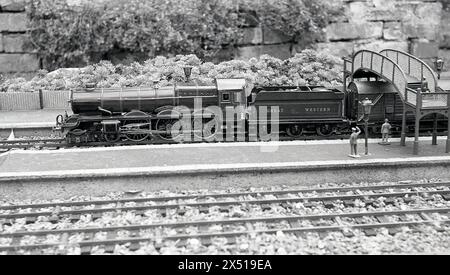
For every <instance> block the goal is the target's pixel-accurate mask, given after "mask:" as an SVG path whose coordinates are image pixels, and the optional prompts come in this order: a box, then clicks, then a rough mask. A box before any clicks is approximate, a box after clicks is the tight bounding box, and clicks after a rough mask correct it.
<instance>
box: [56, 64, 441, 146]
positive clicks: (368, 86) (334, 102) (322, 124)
mask: <svg viewBox="0 0 450 275" xmlns="http://www.w3.org/2000/svg"><path fill="white" fill-rule="evenodd" d="M190 72H191V68H188V67H186V68H185V76H186V81H185V82H182V83H176V84H175V85H174V86H169V87H159V86H158V82H156V81H155V83H154V87H148V88H123V89H122V88H108V89H107V88H105V89H102V88H93V87H91V88H88V89H85V90H81V91H73V92H72V95H71V104H72V110H73V113H74V114H73V115H71V116H67V115H65V116H62V115H60V116H58V118H57V128H58V129H60V130H62V131H63V132H65V133H66V139H67V142H68V143H69V144H83V143H90V142H109V143H116V142H120V141H123V140H128V141H132V142H136V143H138V142H147V141H150V140H163V141H182V140H184V141H186V140H189V139H187V138H186V137H187V136H188V137H190V138H194V140H197V141H205V140H206V141H212V140H218V141H221V140H223V137H224V136H227V137H230V133H231V136H232V138H237V135H239V134H242V136H244V137H245V140H251V141H253V140H258V139H262V138H261V137H262V136H264V135H263V134H262V133H265V134H266V135H265V136H267V133H268V134H269V135H270V134H271V133H273V132H275V131H276V132H277V134H285V135H286V136H288V137H291V138H298V137H301V136H303V135H310V134H313V135H319V136H331V135H340V134H346V133H348V132H349V129H351V127H352V125H357V124H362V119H363V117H362V115H363V114H362V108H361V104H360V102H361V101H362V100H363V99H365V98H370V99H371V100H372V101H373V102H374V108H373V112H372V114H371V117H370V121H371V127H370V131H372V132H375V133H377V132H379V126H380V125H381V124H382V122H383V121H384V119H385V118H388V119H389V120H390V121H391V124H392V125H393V126H394V131H395V130H396V129H397V130H398V129H399V128H400V125H401V121H402V114H403V107H404V105H403V104H402V102H401V98H400V97H399V95H398V94H397V93H396V91H395V89H394V88H393V84H391V83H390V82H388V81H386V80H384V79H382V78H381V77H378V76H377V75H373V74H371V73H366V74H364V73H362V74H360V75H359V76H358V75H355V76H354V77H353V78H352V82H351V83H350V85H348V88H347V87H345V88H344V87H333V88H330V87H320V86H298V87H249V86H248V85H247V83H246V81H245V80H244V79H216V80H215V85H211V86H205V85H198V84H197V83H196V82H195V81H191V80H190ZM413 84H414V83H412V84H411V85H413ZM422 84H423V83H421V82H419V83H418V85H422ZM421 88H423V89H426V87H421ZM181 106H182V107H183V108H180V107H181ZM230 110H231V116H229V115H225V113H226V112H227V111H230ZM220 111H221V112H222V115H221V114H218V113H220ZM262 111H267V112H266V113H265V114H263V113H262ZM255 112H256V115H252V114H254V113H255ZM274 118H275V119H276V126H277V127H276V129H275V128H273V127H272V126H271V125H272V124H268V123H261V122H268V121H271V120H272V121H273V120H274ZM429 121H430V123H431V121H432V119H430V120H429ZM424 123H427V122H426V119H425V122H424ZM187 124H189V125H187ZM196 124H199V125H201V127H200V129H199V128H197V127H194V126H193V125H196ZM439 124H440V125H442V128H443V129H445V127H446V118H445V117H443V116H442V117H440V118H439ZM407 126H408V128H412V127H414V117H413V116H412V117H410V118H407ZM175 128H176V129H181V131H178V132H177V131H174V129H175ZM251 129H256V132H252V131H251ZM251 132H252V134H251Z"/></svg>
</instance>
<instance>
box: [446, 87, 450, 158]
mask: <svg viewBox="0 0 450 275" xmlns="http://www.w3.org/2000/svg"><path fill="white" fill-rule="evenodd" d="M447 108H448V112H447V120H448V126H447V144H446V146H445V152H446V153H450V95H448V94H447Z"/></svg>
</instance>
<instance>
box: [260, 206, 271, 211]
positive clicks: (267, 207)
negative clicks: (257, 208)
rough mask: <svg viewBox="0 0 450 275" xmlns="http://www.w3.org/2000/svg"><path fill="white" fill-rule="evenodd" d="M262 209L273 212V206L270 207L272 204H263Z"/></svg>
mask: <svg viewBox="0 0 450 275" xmlns="http://www.w3.org/2000/svg"><path fill="white" fill-rule="evenodd" d="M261 209H262V211H270V210H272V206H270V204H263V205H261Z"/></svg>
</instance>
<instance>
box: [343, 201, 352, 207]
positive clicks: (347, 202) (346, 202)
mask: <svg viewBox="0 0 450 275" xmlns="http://www.w3.org/2000/svg"><path fill="white" fill-rule="evenodd" d="M344 206H345V207H355V202H354V201H352V200H345V201H344Z"/></svg>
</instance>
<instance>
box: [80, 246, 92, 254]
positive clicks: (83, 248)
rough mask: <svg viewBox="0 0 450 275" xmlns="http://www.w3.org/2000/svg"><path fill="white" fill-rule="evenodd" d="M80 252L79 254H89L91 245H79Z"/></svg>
mask: <svg viewBox="0 0 450 275" xmlns="http://www.w3.org/2000/svg"><path fill="white" fill-rule="evenodd" d="M80 250H81V251H80V254H81V255H90V254H91V251H92V247H91V246H81V247H80Z"/></svg>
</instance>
